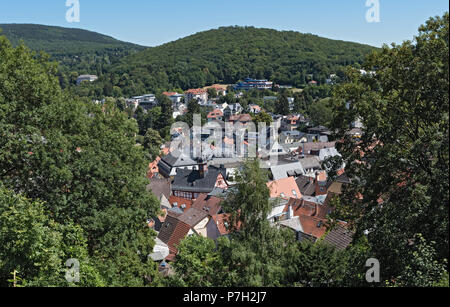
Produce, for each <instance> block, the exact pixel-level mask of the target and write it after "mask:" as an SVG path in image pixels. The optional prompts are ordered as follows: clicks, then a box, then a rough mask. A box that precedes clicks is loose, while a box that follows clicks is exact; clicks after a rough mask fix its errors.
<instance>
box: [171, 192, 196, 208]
mask: <svg viewBox="0 0 450 307" xmlns="http://www.w3.org/2000/svg"><path fill="white" fill-rule="evenodd" d="M169 203H170V205H171V206H172V207H175V205H176V207H178V208H180V209H182V208H181V206H182V205H185V207H186V208H184V209H182V210H183V211H187V210H189V209H191V207H192V200H190V199H186V198H182V197H177V196H173V195H172V196H170V197H169Z"/></svg>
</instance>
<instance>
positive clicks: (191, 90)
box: [185, 88, 206, 95]
mask: <svg viewBox="0 0 450 307" xmlns="http://www.w3.org/2000/svg"><path fill="white" fill-rule="evenodd" d="M185 93H186V94H194V95H201V94H205V93H206V90H204V89H202V88H196V89H190V90H187V91H186V92H185Z"/></svg>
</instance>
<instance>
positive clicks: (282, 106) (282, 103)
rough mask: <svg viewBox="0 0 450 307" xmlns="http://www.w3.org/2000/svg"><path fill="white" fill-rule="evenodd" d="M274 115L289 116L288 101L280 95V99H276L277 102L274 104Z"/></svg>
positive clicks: (284, 96)
mask: <svg viewBox="0 0 450 307" xmlns="http://www.w3.org/2000/svg"><path fill="white" fill-rule="evenodd" d="M275 113H277V114H281V115H289V113H290V109H289V101H288V99H287V97H286V95H281V96H280V99H278V102H276V105H275Z"/></svg>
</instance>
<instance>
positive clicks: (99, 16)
mask: <svg viewBox="0 0 450 307" xmlns="http://www.w3.org/2000/svg"><path fill="white" fill-rule="evenodd" d="M79 2H80V22H79V23H68V22H67V21H66V19H65V16H66V11H67V10H68V8H67V7H66V5H65V4H66V0H0V23H37V24H46V25H56V26H63V27H75V28H82V29H87V30H91V31H96V32H100V33H102V34H106V35H110V36H112V37H115V38H117V39H120V40H124V41H129V42H133V43H137V44H141V45H145V46H156V45H160V44H162V43H165V42H169V41H172V40H175V39H178V38H181V37H184V36H187V35H190V34H194V33H196V32H199V31H204V30H208V29H212V28H217V27H220V26H229V25H241V26H244V25H248V26H255V27H262V28H273V29H278V30H294V31H299V32H303V33H313V34H317V35H320V36H324V37H328V38H333V39H340V40H346V41H355V42H361V43H366V44H370V45H373V46H381V45H382V44H383V43H391V42H396V43H401V42H402V41H403V40H406V39H412V37H413V36H414V35H415V34H416V33H417V28H418V27H419V25H420V24H423V23H424V22H425V20H427V19H428V18H429V17H430V16H436V15H442V14H443V13H444V12H445V11H448V10H449V4H448V1H447V0H428V1H426V0H379V3H380V17H381V21H380V22H379V23H368V22H367V21H366V18H365V15H366V12H367V10H368V9H369V8H367V7H366V6H365V4H366V0H320V1H312V0H259V1H255V0H223V1H218V0H126V1H120V0H79Z"/></svg>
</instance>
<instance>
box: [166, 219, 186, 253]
mask: <svg viewBox="0 0 450 307" xmlns="http://www.w3.org/2000/svg"><path fill="white" fill-rule="evenodd" d="M190 229H191V227H190V226H189V225H187V224H185V223H183V222H181V221H180V220H178V218H176V217H173V216H171V215H167V217H166V220H165V222H164V224H163V225H162V227H161V231H160V232H159V234H158V239H160V240H161V241H163V242H164V243H166V244H167V246H168V247H169V250H170V253H171V254H175V255H176V253H177V248H176V245H178V244H179V243H180V241H181V240H182V239H184V238H185V237H186V236H187V234H188V233H189V230H190Z"/></svg>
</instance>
